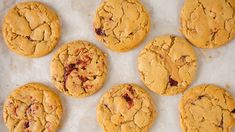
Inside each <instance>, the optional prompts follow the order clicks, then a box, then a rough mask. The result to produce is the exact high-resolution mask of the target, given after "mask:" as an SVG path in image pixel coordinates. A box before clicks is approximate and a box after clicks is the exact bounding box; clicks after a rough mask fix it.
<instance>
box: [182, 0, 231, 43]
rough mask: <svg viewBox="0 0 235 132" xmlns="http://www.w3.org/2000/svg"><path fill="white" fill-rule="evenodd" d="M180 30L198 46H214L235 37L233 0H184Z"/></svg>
mask: <svg viewBox="0 0 235 132" xmlns="http://www.w3.org/2000/svg"><path fill="white" fill-rule="evenodd" d="M180 20H181V32H182V33H183V34H184V35H185V37H186V38H187V39H188V40H189V41H190V42H191V43H192V44H194V45H195V46H197V47H199V48H216V47H219V46H222V45H224V44H226V43H228V42H229V41H230V40H232V39H233V38H234V37H235V1H234V0H185V3H184V5H183V8H182V10H181V17H180Z"/></svg>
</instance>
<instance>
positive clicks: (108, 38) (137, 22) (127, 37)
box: [94, 0, 150, 52]
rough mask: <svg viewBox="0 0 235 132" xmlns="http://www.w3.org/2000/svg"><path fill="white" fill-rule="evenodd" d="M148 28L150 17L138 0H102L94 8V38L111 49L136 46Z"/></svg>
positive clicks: (123, 50)
mask: <svg viewBox="0 0 235 132" xmlns="http://www.w3.org/2000/svg"><path fill="white" fill-rule="evenodd" d="M149 30H150V17H149V14H148V12H147V11H146V9H145V8H144V5H143V4H142V3H141V2H140V0H103V1H102V3H101V5H100V6H99V7H98V8H97V10H96V16H95V19H94V32H95V34H96V38H97V39H98V40H99V41H101V42H103V43H104V45H105V46H106V47H107V48H109V49H111V50H113V51H118V52H125V51H129V50H131V49H133V48H135V47H137V46H138V45H139V44H140V43H141V42H142V41H143V40H144V39H145V37H146V36H147V34H148V32H149Z"/></svg>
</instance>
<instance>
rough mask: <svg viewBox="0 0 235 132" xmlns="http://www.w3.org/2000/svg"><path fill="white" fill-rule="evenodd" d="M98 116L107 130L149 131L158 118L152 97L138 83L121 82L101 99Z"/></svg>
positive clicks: (114, 131) (109, 131)
mask: <svg viewBox="0 0 235 132" xmlns="http://www.w3.org/2000/svg"><path fill="white" fill-rule="evenodd" d="M96 116H97V120H98V123H99V124H100V126H101V127H102V128H103V129H104V131H107V132H111V131H112V132H120V131H121V132H147V131H148V130H149V128H150V127H151V125H152V124H153V122H154V120H155V118H156V111H155V107H154V104H153V102H152V99H151V97H150V96H149V95H148V94H147V93H146V92H145V91H144V90H143V89H142V88H140V87H139V86H138V85H135V84H120V85H117V86H114V87H112V88H111V89H110V90H109V91H107V92H106V93H105V94H104V95H103V96H102V97H101V99H100V101H99V103H98V105H97V109H96Z"/></svg>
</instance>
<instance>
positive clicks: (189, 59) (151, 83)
mask: <svg viewBox="0 0 235 132" xmlns="http://www.w3.org/2000/svg"><path fill="white" fill-rule="evenodd" d="M138 69H139V73H140V76H141V80H142V81H143V82H144V84H145V85H146V86H147V87H148V88H149V89H151V90H152V91H154V92H155V93H157V94H160V95H175V94H178V93H182V92H184V90H185V89H186V88H187V87H188V86H189V85H190V84H191V83H192V81H193V79H194V77H195V74H196V69H197V58H196V55H195V53H194V50H193V48H192V46H191V45H190V44H189V43H188V42H187V41H186V40H184V39H182V38H180V37H176V36H171V35H165V36H159V37H157V38H155V40H153V41H151V42H150V43H149V44H147V45H146V47H145V48H144V49H143V50H142V51H141V52H140V54H139V57H138Z"/></svg>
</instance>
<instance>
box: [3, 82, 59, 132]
mask: <svg viewBox="0 0 235 132" xmlns="http://www.w3.org/2000/svg"><path fill="white" fill-rule="evenodd" d="M61 116H62V105H61V101H60V98H59V96H58V95H56V94H55V93H54V92H52V91H51V90H50V89H49V88H48V87H47V86H45V85H43V84H40V83H28V84H26V85H24V86H21V87H19V88H17V89H16V90H15V91H13V92H12V93H11V94H10V95H9V96H8V97H7V99H6V101H5V103H4V106H3V118H4V122H5V124H6V126H7V128H8V129H9V131H10V132H23V131H24V132H26V131H27V132H28V131H31V132H42V131H43V132H55V131H56V129H57V128H58V126H59V123H60V120H61Z"/></svg>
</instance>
